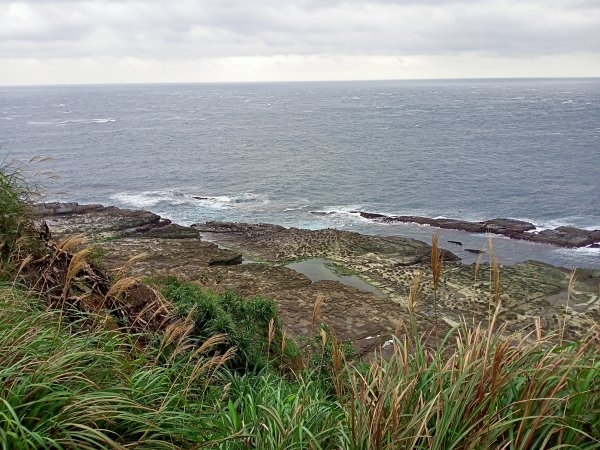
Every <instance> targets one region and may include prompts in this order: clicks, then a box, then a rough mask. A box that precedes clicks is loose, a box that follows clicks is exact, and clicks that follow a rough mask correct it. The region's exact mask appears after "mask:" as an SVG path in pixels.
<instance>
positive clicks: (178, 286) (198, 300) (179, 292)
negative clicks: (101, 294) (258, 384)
mask: <svg viewBox="0 0 600 450" xmlns="http://www.w3.org/2000/svg"><path fill="white" fill-rule="evenodd" d="M154 281H155V282H157V283H158V284H159V286H160V290H161V293H162V294H163V295H164V296H165V297H166V298H167V299H169V300H171V301H172V302H173V303H174V304H175V306H176V307H177V308H178V311H179V313H180V314H181V315H184V316H187V315H191V317H192V319H193V320H194V322H195V326H194V332H193V334H194V336H195V337H196V338H198V339H199V340H204V339H206V338H208V337H209V336H212V335H214V334H221V333H225V334H227V342H225V343H224V344H223V345H222V346H221V348H220V351H222V352H224V351H226V349H227V347H232V346H233V347H235V348H236V355H235V356H234V357H233V358H232V359H231V360H230V361H229V364H228V365H229V367H231V368H234V369H238V370H243V371H248V370H249V371H258V370H260V369H262V368H264V367H266V366H267V364H268V358H269V354H271V356H275V355H276V354H277V353H278V352H279V351H280V350H279V345H277V343H280V342H281V331H280V327H279V324H278V320H277V308H276V306H275V304H274V303H273V301H272V300H269V299H266V298H263V297H254V298H250V299H244V298H242V297H241V296H239V295H237V294H235V293H232V292H225V293H223V294H216V293H214V292H212V291H209V290H207V289H204V288H202V287H200V286H198V285H196V284H193V283H189V282H182V281H179V280H178V279H176V278H174V277H169V278H166V279H157V280H154ZM270 323H271V324H272V325H271V327H273V333H272V336H271V337H269V324H270Z"/></svg>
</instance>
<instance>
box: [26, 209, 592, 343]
mask: <svg viewBox="0 0 600 450" xmlns="http://www.w3.org/2000/svg"><path fill="white" fill-rule="evenodd" d="M35 213H36V215H37V216H38V217H39V218H40V219H43V220H45V221H46V223H47V224H48V226H49V227H50V229H51V231H52V233H53V235H55V236H56V237H57V238H60V237H61V236H67V235H72V234H78V233H84V234H85V235H86V236H88V237H89V238H90V239H91V240H92V242H93V244H94V245H95V246H96V247H97V248H98V249H99V251H101V252H102V253H103V256H102V261H103V264H105V265H106V268H107V269H114V268H117V267H119V266H121V265H122V264H123V263H124V262H125V261H127V260H128V259H130V258H131V257H132V256H134V255H137V258H136V259H137V263H136V264H135V265H134V266H133V267H132V269H131V270H132V273H133V275H135V276H139V277H144V276H164V275H177V276H179V277H181V278H183V279H186V280H190V281H194V282H197V283H199V284H202V285H203V286H206V287H208V288H211V289H214V290H217V291H224V290H234V291H237V292H239V293H241V294H242V295H245V296H255V295H263V296H267V297H270V298H272V299H273V300H275V302H276V303H277V305H278V307H279V311H280V315H281V317H282V320H283V322H284V325H285V326H286V328H287V330H288V331H289V333H290V334H292V335H295V336H310V335H314V334H315V333H316V332H317V331H318V324H315V323H313V322H312V319H311V315H312V308H313V304H314V301H315V298H316V297H317V295H321V296H322V297H323V298H324V299H325V300H324V304H323V307H322V311H321V316H320V318H319V319H320V321H322V322H326V323H328V324H329V325H330V326H331V327H332V329H334V330H335V332H336V333H337V334H338V336H339V337H340V338H341V339H352V340H353V341H355V346H356V349H357V351H358V352H359V353H361V354H365V353H368V352H372V351H373V350H376V349H381V348H382V346H383V345H384V343H385V341H386V340H387V339H388V338H389V335H390V334H391V333H393V332H394V330H396V328H397V327H398V324H399V323H400V324H401V323H408V321H409V320H410V317H411V316H410V314H409V311H408V308H407V300H408V295H409V290H410V286H411V284H412V283H413V280H415V279H416V278H417V279H419V280H420V282H419V291H418V295H417V306H416V308H415V317H416V319H417V323H418V325H419V327H420V329H421V330H423V332H426V331H431V330H432V329H433V328H434V327H435V326H436V325H435V324H437V327H438V331H440V334H443V333H444V332H445V330H447V329H448V328H449V327H452V326H456V325H457V324H458V323H460V322H461V321H462V320H467V321H469V322H470V321H472V320H474V321H476V322H482V323H484V324H485V323H486V322H487V320H488V318H489V311H490V308H491V305H492V295H491V290H490V289H491V286H490V275H489V266H488V265H487V264H478V265H465V264H462V263H460V262H459V261H458V259H459V258H458V257H456V256H455V255H454V254H452V253H451V252H449V251H445V253H444V267H443V272H442V282H441V284H440V288H439V292H438V296H437V298H438V301H437V307H436V310H437V311H439V317H438V320H436V319H435V318H434V316H433V311H434V295H433V289H432V282H431V275H430V270H429V261H430V252H431V247H430V246H429V245H428V244H427V243H425V242H422V241H418V240H415V239H410V238H405V237H399V236H393V237H390V236H388V237H384V236H370V235H363V234H359V233H354V232H349V231H342V230H334V229H326V230H316V231H315V230H305V229H298V228H285V227H282V226H278V225H272V224H243V223H228V222H206V223H200V224H195V225H193V226H190V227H186V226H181V225H178V224H174V223H172V222H171V221H170V220H168V219H163V218H161V217H160V216H158V215H156V214H154V213H152V212H149V211H143V210H129V209H121V208H116V207H110V206H109V207H106V206H102V205H78V204H76V203H68V204H66V203H46V204H40V205H37V206H36V208H35ZM490 256H491V255H486V256H485V257H486V260H487V258H488V257H490ZM311 258H324V259H327V260H328V261H331V262H333V263H334V264H335V265H336V266H338V267H339V268H340V269H342V270H344V271H347V272H348V273H353V274H356V275H358V276H359V277H361V278H362V279H363V280H364V281H366V282H368V283H370V284H371V285H373V286H375V287H377V288H378V290H379V291H381V292H382V293H383V294H384V295H383V296H382V295H376V294H374V293H372V292H367V291H365V290H361V289H358V288H356V287H353V286H348V285H345V284H343V283H341V282H339V281H331V280H323V281H315V282H313V281H311V280H310V279H309V278H308V277H307V276H305V275H303V274H302V273H299V272H297V271H294V270H292V269H290V268H288V267H286V265H287V264H289V263H290V262H292V261H297V260H302V259H311ZM242 262H243V264H241V263H242ZM568 277H569V271H568V270H566V269H563V268H560V267H554V266H551V265H548V264H544V263H540V262H536V261H527V262H523V263H519V264H516V265H514V266H510V267H508V266H507V267H502V268H501V272H500V285H501V286H500V292H501V305H502V306H501V309H500V313H499V317H498V319H499V323H503V324H505V326H506V327H507V330H508V331H522V332H529V331H532V330H534V328H535V326H534V323H536V322H537V323H538V324H539V325H540V326H541V328H542V330H544V332H550V331H555V330H557V329H559V328H560V327H561V326H562V324H563V323H565V320H566V326H565V336H566V337H567V338H570V339H579V338H580V337H581V336H584V335H586V334H587V333H588V332H589V331H590V330H595V333H596V334H595V336H596V338H597V339H600V331H599V329H598V325H599V324H600V308H599V306H600V299H599V298H600V271H597V270H596V271H594V270H584V269H581V270H577V272H576V283H575V287H574V288H573V289H572V290H571V291H569V289H568V287H567V286H568Z"/></svg>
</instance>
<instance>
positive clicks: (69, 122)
mask: <svg viewBox="0 0 600 450" xmlns="http://www.w3.org/2000/svg"><path fill="white" fill-rule="evenodd" d="M118 119H119V118H118V117H106V118H99V119H70V120H62V121H60V122H58V124H59V125H72V124H76V125H77V124H90V123H112V122H116V121H117V120H118Z"/></svg>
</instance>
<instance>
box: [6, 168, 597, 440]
mask: <svg viewBox="0 0 600 450" xmlns="http://www.w3.org/2000/svg"><path fill="white" fill-rule="evenodd" d="M5 171H6V169H3V170H0V174H1V175H2V177H0V181H1V182H2V192H1V193H0V208H1V211H2V217H1V218H0V233H1V234H0V239H1V241H0V242H2V255H3V256H2V258H3V260H2V261H4V262H3V265H2V267H0V276H1V277H2V278H3V279H4V280H6V281H3V282H0V309H1V311H2V314H1V315H0V446H1V447H2V448H4V449H40V448H52V449H65V448H68V449H71V448H73V449H95V448H111V449H112V448H116V449H126V448H136V449H137V448H142V449H143V448H148V449H155V448H157V449H160V448H189V449H192V448H213V449H226V450H229V449H231V450H233V449H236V450H237V449H240V450H241V449H273V450H276V449H277V450H279V449H290V450H292V449H298V450H300V449H323V450H325V449H331V450H333V449H352V450H359V449H360V450H363V449H364V450H366V449H390V450H391V449H403V448H407V449H408V448H411V449H412V448H416V449H454V448H456V449H485V448H506V449H511V450H513V449H514V450H517V449H518V450H525V449H546V448H579V449H600V440H599V436H600V352H599V349H598V347H597V342H595V341H593V340H592V339H591V338H590V339H589V340H583V341H582V342H577V343H561V344H556V343H553V342H560V341H559V340H552V339H550V337H548V336H546V337H541V336H538V335H537V333H534V334H533V335H527V336H524V337H523V336H517V335H514V336H506V335H505V333H503V330H501V329H500V330H497V329H493V328H494V327H492V329H490V330H484V329H481V328H480V327H477V326H467V325H466V324H462V326H460V327H457V328H455V329H453V330H452V331H451V332H450V333H449V334H448V335H447V336H445V337H443V338H442V339H440V341H439V343H438V344H436V345H434V346H432V345H431V344H426V342H427V341H426V339H425V338H423V337H422V336H421V334H420V332H421V330H418V329H417V326H416V321H414V322H413V323H411V324H407V325H406V327H405V329H404V330H400V331H401V332H400V333H399V337H396V338H393V339H391V341H389V342H388V348H387V350H389V351H388V353H387V355H386V357H385V358H383V357H381V356H375V357H373V358H372V359H371V360H370V361H358V360H352V359H351V358H350V353H351V349H350V346H349V345H348V343H342V342H339V341H338V340H337V338H336V336H335V334H334V333H333V332H332V331H331V330H330V329H329V328H328V327H327V326H326V325H324V326H322V327H321V331H320V334H319V335H318V336H316V337H313V338H308V339H307V340H306V341H305V345H303V348H302V351H300V350H299V349H298V347H297V346H296V344H294V343H293V341H292V340H291V339H290V338H288V337H287V336H286V334H285V332H284V331H283V327H282V324H281V323H280V320H279V319H278V316H277V311H276V308H275V305H274V304H273V302H272V301H270V300H268V299H264V298H260V297H257V298H254V299H244V298H242V297H240V296H238V295H235V294H233V293H222V294H217V293H214V292H210V291H208V290H206V289H204V288H202V287H201V286H199V285H197V284H194V283H189V282H182V281H180V280H177V279H175V278H158V279H151V280H147V282H146V283H145V284H144V283H140V282H139V281H137V280H134V279H131V278H127V277H124V275H122V278H120V279H116V280H114V279H113V280H110V279H109V277H106V276H105V275H104V274H103V273H102V272H101V271H100V269H98V267H97V266H95V265H94V264H93V262H90V261H88V260H87V259H86V258H88V257H89V256H90V255H92V251H91V250H89V249H83V250H79V251H78V252H76V253H71V251H76V249H77V246H76V242H75V241H73V240H71V241H67V242H63V243H61V244H60V245H57V244H47V245H46V246H44V245H43V243H41V242H39V241H37V239H38V238H37V232H36V231H35V227H34V226H33V224H32V222H31V220H30V219H29V218H28V215H27V210H28V206H27V201H28V198H27V195H26V192H27V189H26V185H25V184H23V183H22V180H21V179H20V178H19V177H18V176H17V177H14V176H7V175H6V173H5ZM23 242H30V243H32V245H29V246H23V245H22V243H23ZM32 249H35V250H36V252H37V253H36V254H35V257H33V256H32V254H31V253H28V252H31V251H32ZM9 261H10V264H9V263H8V262H9ZM434 261H435V262H436V264H437V259H435V258H434ZM439 264H440V266H439V267H438V266H435V270H441V262H440V263H439ZM492 275H493V276H492V277H491V278H492V279H496V278H495V277H497V276H498V274H492ZM416 286H417V284H416V283H415V289H412V290H411V299H410V302H411V304H413V303H414V301H416V292H417V291H416ZM493 294H494V296H493V298H494V299H495V301H496V302H499V301H500V300H499V295H497V292H496V291H494V290H493ZM318 309H319V308H318V305H315V312H314V316H315V317H316V316H318ZM411 309H412V307H411ZM492 313H493V312H491V314H492ZM491 323H492V324H493V323H494V319H493V318H492V320H491ZM300 355H302V356H303V358H301V357H300Z"/></svg>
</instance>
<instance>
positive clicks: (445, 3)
mask: <svg viewBox="0 0 600 450" xmlns="http://www.w3.org/2000/svg"><path fill="white" fill-rule="evenodd" d="M465 52H476V53H481V54H485V55H492V56H493V55H497V56H501V57H530V56H543V55H556V54H568V53H573V52H592V53H598V52H600V2H598V1H595V0H594V1H592V0H546V1H519V0H490V1H457V0H437V1H435V0H425V1H417V0H404V1H392V0H388V1H386V0H379V1H362V0H347V1H341V0H340V1H337V0H334V1H323V0H294V1H287V2H284V1H269V0H254V1H252V2H250V1H244V0H225V1H217V0H213V1H191V0H178V1H174V0H169V1H163V0H150V1H139V0H125V1H99V0H96V1H92V0H90V1H85V0H84V1H73V0H65V1H59V0H29V1H8V2H7V1H4V2H1V3H0V58H5V59H6V58H10V59H23V58H34V59H42V60H43V59H46V58H73V57H102V56H103V57H136V58H150V59H166V60H172V59H185V58H190V57H196V58H198V57H199V58H203V57H239V56H272V55H359V54H360V55H398V56H402V55H419V54H421V55H448V54H461V53H465Z"/></svg>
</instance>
